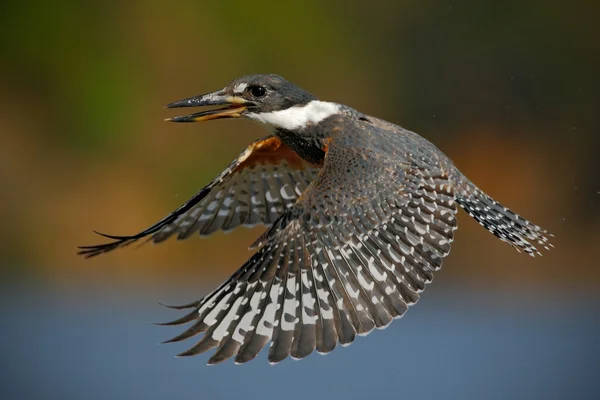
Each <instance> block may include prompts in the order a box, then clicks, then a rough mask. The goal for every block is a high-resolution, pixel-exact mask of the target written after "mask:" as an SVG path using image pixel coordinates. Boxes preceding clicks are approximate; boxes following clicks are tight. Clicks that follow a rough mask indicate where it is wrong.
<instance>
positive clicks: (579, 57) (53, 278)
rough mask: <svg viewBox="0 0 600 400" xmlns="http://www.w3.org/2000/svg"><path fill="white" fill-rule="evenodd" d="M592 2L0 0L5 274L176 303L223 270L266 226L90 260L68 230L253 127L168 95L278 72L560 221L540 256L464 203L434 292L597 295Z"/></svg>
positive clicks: (168, 194) (178, 177) (127, 224)
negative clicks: (209, 117) (173, 104)
mask: <svg viewBox="0 0 600 400" xmlns="http://www.w3.org/2000/svg"><path fill="white" fill-rule="evenodd" d="M599 11H600V7H599V6H598V5H597V3H595V2H591V1H584V0H577V1H570V2H558V1H540V0H526V1H506V2H491V1H485V2H481V1H403V2H395V3H391V2H387V3H386V2H377V1H370V2H360V1H341V0H340V1H326V2H319V1H303V2H287V3H284V2H276V1H272V2H259V1H255V2H232V1H228V2H222V1H178V2H176V3H169V2H161V1H151V0H145V1H142V0H140V1H131V2H100V1H89V2H81V1H74V0H72V1H60V2H32V1H8V0H6V1H4V2H2V5H0V49H1V50H2V58H1V59H0V120H1V121H2V125H1V128H0V129H1V130H0V139H1V141H0V183H1V184H2V188H3V189H2V195H1V196H0V219H1V221H2V223H1V224H0V279H1V280H2V282H4V287H5V290H4V291H5V293H8V292H10V290H9V289H14V288H18V289H16V290H14V292H15V293H17V294H14V296H17V297H16V298H19V297H18V293H24V292H25V293H30V292H29V291H31V290H32V289H31V288H35V289H33V290H34V291H35V292H38V291H41V292H43V293H46V292H48V293H50V294H49V295H48V296H50V298H53V296H55V295H56V296H58V294H61V293H65V292H68V293H72V292H78V291H79V292H87V291H97V292H99V293H110V294H111V295H113V294H115V293H116V294H119V293H127V294H128V295H130V294H131V293H145V294H147V295H148V298H150V299H154V300H165V301H167V300H169V299H173V298H178V296H177V295H173V293H186V291H187V294H188V296H187V297H185V298H183V301H186V300H193V299H194V296H197V297H198V296H200V295H201V294H202V293H203V291H204V290H206V289H208V288H210V287H211V286H212V285H214V284H216V283H218V282H219V281H221V280H222V279H224V278H226V277H227V276H229V274H230V273H231V272H233V271H234V270H235V269H237V267H238V266H239V265H241V264H242V263H243V261H245V259H246V258H247V257H248V256H249V253H248V252H247V250H246V248H247V246H248V244H250V243H251V242H252V241H253V239H254V238H255V237H256V236H257V235H258V234H259V233H260V232H261V229H260V228H255V229H251V230H246V229H238V230H237V231H235V232H233V233H231V234H228V235H224V234H221V233H218V234H215V235H214V237H211V238H210V239H200V238H191V239H188V240H187V241H184V242H177V241H176V240H171V241H168V242H167V243H164V244H161V245H160V246H152V245H146V246H142V247H141V248H139V249H134V247H133V246H132V247H131V248H128V249H123V250H120V251H116V252H114V253H110V254H107V255H104V256H101V257H97V258H95V259H91V260H83V259H81V258H80V257H78V256H76V255H75V252H76V246H78V245H88V244H96V243H97V242H99V241H102V240H103V239H102V238H100V237H98V236H96V235H94V234H93V233H92V229H96V230H98V231H101V232H106V233H111V234H132V233H136V232H138V231H139V230H141V229H143V228H146V227H147V226H149V225H150V224H151V223H154V222H156V221H158V220H159V219H160V218H162V217H163V216H165V215H166V214H167V213H168V212H170V211H171V210H173V209H175V208H176V207H178V206H179V205H180V204H181V203H182V202H183V201H185V200H187V199H188V198H189V197H191V196H192V194H193V193H195V191H196V190H198V189H199V188H201V187H202V186H203V185H205V184H206V183H208V182H209V180H210V179H211V178H212V177H214V176H215V175H216V174H218V173H219V172H220V171H221V170H222V169H223V167H224V166H225V165H227V163H229V162H230V161H231V160H232V159H233V158H234V157H235V156H237V154H238V153H239V152H240V151H241V150H242V149H243V148H244V146H245V145H246V144H247V143H249V142H250V141H252V140H254V139H255V138H258V137H261V136H263V135H264V134H265V133H264V131H263V130H262V129H261V128H260V127H259V126H258V125H255V124H253V123H251V122H249V121H219V122H210V123H206V124H197V125H196V124H189V125H179V124H169V123H166V122H163V119H164V118H166V117H169V116H173V115H175V114H176V113H175V114H174V113H173V112H171V110H165V109H163V108H162V106H163V105H164V104H166V103H168V102H170V101H174V100H178V99H181V98H184V97H188V96H192V95H196V94H200V93H204V92H208V91H213V90H216V89H219V88H221V87H223V86H224V85H225V84H226V83H228V82H229V81H230V80H232V79H234V78H236V77H238V76H241V75H245V74H249V73H277V74H280V75H282V76H284V77H285V78H287V79H288V80H290V81H291V82H294V83H296V84H297V85H299V86H300V87H302V88H304V89H306V90H308V91H310V92H312V93H314V94H316V95H317V96H319V97H320V98H321V99H324V100H330V101H336V102H340V103H344V104H347V105H349V106H352V107H354V108H357V109H359V110H361V111H363V112H365V113H368V114H371V115H374V116H377V117H380V118H383V119H386V120H389V121H392V122H395V123H398V124H400V125H402V126H404V127H405V128H408V129H411V130H414V131H416V132H418V133H420V134H421V135H423V136H425V137H426V138H428V139H429V140H431V141H432V142H434V143H435V144H436V145H437V146H438V147H440V148H441V149H442V150H443V151H444V152H445V153H446V154H447V155H448V156H449V157H450V158H452V159H453V160H454V162H455V164H456V165H457V166H458V167H459V168H460V169H461V170H462V171H463V172H464V173H465V174H466V175H467V176H468V177H470V178H471V179H472V180H473V181H474V182H475V183H476V184H477V185H478V186H479V187H481V188H482V189H483V190H485V191H486V192H487V193H488V194H490V195H491V196H493V197H494V198H496V199H497V200H498V201H500V202H501V203H503V204H504V205H506V206H508V207H510V208H512V209H513V210H514V211H516V212H517V213H519V214H521V215H523V216H525V217H526V218H529V219H531V220H532V221H533V222H535V223H537V224H539V225H541V226H543V227H544V228H546V229H548V230H549V231H550V232H552V233H554V234H555V235H556V237H555V238H554V240H553V243H554V245H555V246H556V248H555V249H554V250H552V251H551V252H547V253H545V254H544V256H543V257H541V258H540V257H538V258H535V259H532V258H530V257H527V256H525V255H523V254H518V253H517V252H515V251H514V250H512V249H511V248H510V247H508V246H507V245H505V244H503V243H501V242H500V241H498V240H496V239H495V238H494V237H493V236H491V235H490V234H488V233H487V232H486V231H485V230H483V229H481V227H480V226H479V225H477V224H476V223H475V222H473V221H471V219H470V218H469V217H468V216H467V215H465V214H461V215H460V218H459V221H460V223H459V227H460V229H459V230H458V232H457V240H456V241H455V243H454V245H453V251H452V254H451V255H450V257H449V258H448V259H447V261H446V262H445V265H444V269H443V271H442V272H441V273H440V274H438V277H437V278H436V281H435V283H434V284H433V287H431V288H430V289H429V290H428V293H429V292H430V291H436V290H444V289H442V288H444V287H445V288H450V289H449V291H448V292H447V295H448V296H453V293H459V292H460V291H462V290H463V289H465V288H472V289H473V290H476V291H477V292H478V293H479V294H478V295H477V296H475V297H474V298H476V299H486V293H494V295H493V298H494V300H493V302H498V303H502V302H505V301H506V302H508V303H509V304H512V303H511V299H513V298H514V297H515V296H517V297H518V296H520V295H521V294H522V293H525V292H526V291H533V292H534V293H536V295H533V296H532V298H534V300H533V304H544V302H546V300H547V299H548V298H552V299H554V300H557V301H559V302H560V301H562V300H563V299H564V300H567V299H569V298H572V297H573V296H577V295H576V293H579V294H581V293H583V294H584V296H585V297H586V299H588V300H586V302H587V304H590V303H592V304H595V305H597V304H598V298H599V296H598V290H599V289H600V272H599V271H600V269H599V268H598V267H599V262H598V255H597V249H598V246H599V245H600V207H599V205H600V161H599V159H598V152H599V150H600V114H599V110H600V94H599V93H600V74H599V71H600V29H598V27H597V26H598V25H597V18H598V15H599ZM453 288H454V289H453ZM57 293H58V294H57ZM428 293H426V294H425V295H424V297H427V295H428ZM45 296H46V295H45ZM190 296H191V297H190ZM132 297H135V296H132ZM182 297H183V296H182ZM44 298H45V299H47V298H48V297H44ZM102 299H103V297H102V295H99V296H98V298H97V299H95V300H94V302H100V304H102V301H103V300H102ZM589 299H592V300H589ZM13 301H14V299H12V300H11V301H9V304H10V303H12V302H13ZM41 301H44V300H41ZM482 301H484V302H485V300H482ZM78 302H79V300H78V298H77V296H71V297H69V298H68V300H65V302H64V303H60V304H61V307H62V306H64V305H65V304H67V305H72V304H77V303H78ZM132 307H133V306H132ZM594 310H596V308H594ZM418 312H419V307H416V310H412V311H411V313H418ZM150 318H151V319H152V317H150ZM585 318H586V319H593V320H597V318H598V314H597V313H595V312H594V313H591V314H589V315H587V316H586V317H585ZM404 322H405V321H404ZM402 323H403V322H401V323H396V324H399V325H401V324H402ZM146 328H148V327H146ZM148 329H149V328H148ZM440 329H443V327H440ZM108 345H110V343H109V344H108ZM148 351H152V348H150V349H149V350H148ZM173 353H174V351H173ZM263 362H264V360H263ZM188 367H189V366H188Z"/></svg>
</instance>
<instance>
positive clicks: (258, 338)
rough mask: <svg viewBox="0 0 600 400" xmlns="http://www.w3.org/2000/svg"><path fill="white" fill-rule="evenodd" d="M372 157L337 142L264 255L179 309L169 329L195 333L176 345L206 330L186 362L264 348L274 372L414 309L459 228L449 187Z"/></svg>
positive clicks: (414, 168)
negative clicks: (289, 360)
mask: <svg viewBox="0 0 600 400" xmlns="http://www.w3.org/2000/svg"><path fill="white" fill-rule="evenodd" d="M371 153H372V152H368V151H360V152H356V153H353V151H352V149H348V148H343V146H342V145H339V144H338V143H336V141H335V140H333V141H332V142H331V143H330V145H329V149H328V153H327V155H326V158H325V162H324V165H323V168H322V170H321V171H320V172H319V175H318V176H317V177H316V179H315V180H314V181H313V182H312V183H311V185H310V186H309V188H308V189H307V190H306V191H305V192H304V194H303V195H302V197H301V198H300V199H299V200H298V202H297V203H296V204H295V205H294V206H293V207H292V208H290V209H288V210H287V211H286V212H285V213H284V214H283V215H282V216H281V217H280V218H279V219H278V220H277V221H276V223H274V224H273V225H272V226H271V228H270V229H269V230H268V231H267V233H266V234H265V235H263V237H262V238H261V239H259V241H258V242H257V246H258V250H257V252H256V253H255V254H254V255H253V256H252V257H251V258H250V259H249V260H248V261H247V262H246V263H245V264H244V265H243V266H242V267H241V268H240V269H239V270H238V271H237V272H235V273H234V275H233V276H232V277H231V278H229V279H228V280H227V281H225V282H224V283H223V284H222V285H221V286H220V287H219V288H217V289H216V290H215V291H213V292H212V293H210V294H209V295H208V296H206V297H204V298H203V299H202V300H200V301H197V302H194V303H192V304H188V305H185V306H176V307H174V308H178V309H183V308H191V309H192V310H191V312H190V313H189V314H187V315H185V316H183V317H182V318H180V319H178V320H176V321H173V322H169V323H166V324H165V325H179V324H183V323H188V322H193V324H192V325H191V326H190V327H189V328H188V329H187V330H186V331H184V332H183V333H182V334H180V335H178V336H177V337H175V338H173V339H171V340H169V342H172V341H180V340H183V339H187V338H190V337H192V336H195V335H198V334H200V333H203V336H202V337H201V339H200V340H199V342H197V344H196V345H195V346H193V347H192V348H191V349H189V350H187V351H186V352H184V353H182V354H181V355H185V356H187V355H195V354H199V353H203V352H205V351H207V350H209V349H213V348H216V352H215V353H214V355H213V356H212V357H211V358H210V360H209V364H214V363H218V362H221V361H223V360H226V359H228V358H230V357H232V356H235V361H236V363H243V362H246V361H249V360H251V359H253V358H254V357H256V355H257V354H258V353H259V352H260V351H261V349H263V347H264V346H265V345H266V344H267V343H268V342H269V341H271V347H270V349H269V355H268V358H269V361H270V362H271V363H276V362H279V361H281V360H283V359H285V358H286V357H288V356H290V355H291V356H292V357H293V358H302V357H305V356H307V355H308V354H310V353H311V352H312V351H313V350H314V349H316V350H317V351H318V352H319V353H328V352H330V351H332V350H333V349H334V348H335V347H336V345H337V343H340V344H342V345H348V344H350V343H351V342H352V341H353V340H354V337H355V335H356V334H358V335H365V334H368V333H369V332H371V331H372V330H373V329H374V328H384V327H386V326H387V325H388V324H389V323H390V322H391V321H392V319H394V318H399V317H401V316H402V315H403V314H404V313H405V312H406V310H407V308H408V306H409V305H411V304H414V303H415V302H416V301H417V300H418V298H419V294H418V293H419V292H421V291H422V290H423V289H424V288H425V285H426V284H427V283H429V282H431V280H432V278H433V272H434V271H436V270H438V269H439V268H440V267H441V265H442V259H443V258H444V257H445V256H446V255H447V254H448V253H449V251H450V242H451V241H452V239H453V235H454V230H455V229H456V219H455V214H456V204H455V203H454V196H453V194H452V193H451V185H450V182H449V178H448V176H447V174H446V173H445V172H444V170H443V169H442V168H441V167H439V165H437V164H436V163H435V162H434V161H433V160H425V158H423V159H422V161H423V162H420V161H419V162H417V163H414V162H408V163H402V162H398V160H393V159H390V160H387V161H386V160H384V159H380V158H377V159H376V160H375V159H373V160H367V159H366V158H365V157H369V154H371ZM375 156H376V155H373V156H372V157H375ZM369 161H377V162H373V163H371V162H369ZM348 165H352V170H350V169H348ZM436 165H437V166H436Z"/></svg>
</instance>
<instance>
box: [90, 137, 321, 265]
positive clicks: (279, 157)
mask: <svg viewBox="0 0 600 400" xmlns="http://www.w3.org/2000/svg"><path fill="white" fill-rule="evenodd" d="M318 171H319V166H316V165H313V164H310V163H308V162H306V161H304V160H302V159H301V158H300V157H299V156H298V155H297V154H296V153H295V152H293V151H292V150H291V149H290V148H289V147H288V146H286V145H285V144H283V143H282V142H281V141H280V140H279V139H277V138H276V137H274V136H269V137H267V138H265V139H261V140H258V141H256V142H254V143H252V144H251V145H250V146H248V148H247V149H246V150H245V151H244V152H243V153H242V154H240V156H239V157H238V158H237V159H235V160H234V161H233V162H232V163H231V164H230V165H229V166H228V167H227V168H226V169H225V171H223V172H222V173H221V174H220V175H219V176H218V177H216V178H215V179H213V181H212V182H210V183H209V184H208V185H207V186H206V187H204V188H203V189H201V190H200V191H199V192H198V193H197V194H196V195H195V196H194V197H192V198H191V199H190V200H189V201H188V202H186V203H185V204H183V205H182V206H181V207H179V208H178V209H177V210H175V211H173V212H172V213H171V214H169V215H168V216H167V217H165V218H163V219H162V220H161V221H159V222H158V223H156V224H154V225H152V226H151V227H149V228H148V229H146V230H144V231H142V232H140V233H138V234H136V235H132V236H113V235H104V234H101V235H103V236H105V237H107V238H109V239H113V240H114V241H112V242H109V243H105V244H101V245H96V246H84V247H81V248H80V249H81V251H80V253H79V254H82V255H84V256H86V257H92V256H96V255H98V254H101V253H105V252H107V251H111V250H113V249H116V248H118V247H122V246H126V245H128V244H131V243H133V242H136V241H138V240H140V239H142V238H145V237H149V238H150V239H151V240H153V241H154V242H155V243H159V242H162V241H164V240H166V239H167V238H169V237H171V236H174V235H176V236H177V238H178V239H185V238H188V237H189V236H191V235H192V234H194V233H196V232H198V233H199V234H200V235H201V236H206V235H210V234H212V233H213V232H215V231H217V230H223V231H230V230H232V229H234V228H236V227H237V226H240V225H244V226H254V225H257V224H264V225H267V226H268V225H271V224H272V223H273V222H274V221H275V220H277V218H278V217H279V216H280V215H282V214H283V213H284V211H285V210H287V209H288V208H290V207H291V206H292V205H293V204H294V203H295V201H296V200H297V198H298V197H299V196H300V194H301V193H302V192H303V191H304V190H305V189H306V187H307V186H308V185H309V184H310V182H311V181H312V180H313V179H314V177H315V176H316V174H317V173H318Z"/></svg>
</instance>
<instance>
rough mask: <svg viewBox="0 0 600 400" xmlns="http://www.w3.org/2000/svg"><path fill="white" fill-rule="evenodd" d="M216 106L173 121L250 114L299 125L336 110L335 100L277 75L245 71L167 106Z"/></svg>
mask: <svg viewBox="0 0 600 400" xmlns="http://www.w3.org/2000/svg"><path fill="white" fill-rule="evenodd" d="M203 106H219V107H218V108H213V109H209V110H204V111H200V112H197V113H194V114H189V115H184V116H180V117H173V118H168V119H167V121H172V122H200V121H208V120H211V119H221V118H249V119H253V120H256V121H259V122H262V123H265V124H267V125H270V126H272V127H273V128H283V129H289V130H296V129H302V128H303V127H305V126H306V125H307V124H310V123H314V122H319V121H321V120H322V119H324V118H326V117H328V116H330V115H333V114H335V113H336V112H338V110H339V107H338V105H337V104H335V103H327V102H321V101H318V100H317V98H316V97H315V96H314V95H312V94H311V93H308V92H306V91H304V90H302V89H300V88H299V87H297V86H295V85H293V84H291V83H290V82H288V81H286V80H285V79H283V78H282V77H280V76H279V75H273V74H268V75H266V74H262V75H248V76H244V77H241V78H238V79H235V80H233V81H232V82H231V83H229V84H228V85H227V86H225V87H224V88H223V89H221V90H218V91H216V92H213V93H207V94H203V95H199V96H194V97H189V98H187V99H183V100H179V101H176V102H173V103H170V104H168V105H167V106H166V107H167V108H177V107H203Z"/></svg>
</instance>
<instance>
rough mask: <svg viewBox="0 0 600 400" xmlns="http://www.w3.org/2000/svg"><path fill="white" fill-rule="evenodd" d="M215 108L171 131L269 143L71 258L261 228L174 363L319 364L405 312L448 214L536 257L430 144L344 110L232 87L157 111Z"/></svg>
mask: <svg viewBox="0 0 600 400" xmlns="http://www.w3.org/2000/svg"><path fill="white" fill-rule="evenodd" d="M205 105H217V106H218V105H222V106H224V107H223V108H218V109H216V110H215V109H212V110H209V111H202V112H198V113H194V114H190V115H187V116H183V117H175V118H172V119H171V120H172V121H175V122H195V121H205V120H211V119H219V118H239V117H245V118H249V119H252V120H255V121H258V122H260V123H263V124H265V125H266V126H267V127H268V128H269V130H270V131H271V135H270V136H268V137H266V138H263V139H261V140H258V141H256V142H254V143H252V144H250V145H249V146H248V148H246V150H245V151H244V152H242V153H241V154H240V156H239V157H238V158H236V159H235V160H234V161H233V162H232V163H231V164H230V165H229V166H228V167H227V168H226V169H225V171H223V172H222V173H221V174H220V175H219V176H218V177H216V178H215V179H214V180H213V181H212V182H210V183H209V184H208V185H207V186H206V187H204V188H203V189H201V190H200V191H199V192H198V193H197V194H196V195H195V196H194V197H192V199H190V200H189V201H188V202H186V203H185V204H183V205H182V206H181V207H180V208H178V209H177V210H175V211H174V212H172V213H171V214H169V215H168V216H167V217H165V218H164V219H162V220H161V221H159V222H158V223H156V224H154V225H152V226H151V227H150V228H148V229H146V230H144V231H142V232H140V233H138V234H136V235H133V236H111V235H104V236H106V237H108V238H111V239H113V241H112V242H109V243H106V244H102V245H98V246H87V247H82V248H81V251H80V253H81V254H83V255H84V256H86V257H91V256H95V255H98V254H101V253H104V252H107V251H110V250H113V249H115V248H118V247H122V246H126V245H128V244H130V243H133V242H135V241H137V240H140V239H142V238H149V240H153V241H154V242H156V243H158V242H161V241H163V240H165V239H167V238H168V237H170V236H172V235H177V237H178V238H179V239H185V238H187V237H189V236H190V235H191V234H192V233H194V232H198V233H200V235H209V234H211V233H213V232H214V231H216V230H230V229H234V228H235V227H237V226H239V225H247V226H252V225H256V224H259V223H262V224H264V225H266V226H269V228H268V229H267V231H266V232H265V233H264V234H263V235H262V236H261V237H260V238H258V239H257V240H256V242H255V243H254V244H253V245H252V246H251V248H252V249H254V250H255V253H254V255H252V256H251V257H250V259H248V261H247V262H246V263H245V264H244V265H243V266H242V267H241V268H240V269H239V270H238V271H237V272H235V273H234V274H233V276H231V278H229V279H228V280H227V281H225V282H224V283H223V284H222V285H221V286H219V287H218V288H217V289H216V290H215V291H213V292H212V293H210V294H209V295H207V296H205V297H204V298H203V299H202V300H199V301H197V302H194V303H191V304H187V305H185V306H180V307H176V308H191V309H192V312H190V313H188V314H187V315H185V316H183V317H181V318H179V319H177V320H175V321H172V322H170V323H167V325H179V324H183V323H188V322H193V324H192V325H191V326H190V327H189V328H188V329H187V330H186V331H184V332H183V333H182V334H180V335H178V336H176V337H175V338H173V339H171V340H170V341H179V340H184V339H187V338H190V337H192V336H195V335H198V334H200V333H203V336H202V338H201V339H200V341H199V342H198V343H197V344H196V345H195V346H193V347H192V348H191V349H189V350H187V351H186V352H184V353H182V354H181V355H194V354H199V353H203V352H205V351H208V350H210V349H213V348H216V351H215V353H214V355H213V356H212V357H211V358H210V360H209V364H214V363H219V362H221V361H224V360H226V359H228V358H231V357H233V356H235V361H236V363H243V362H247V361H249V360H251V359H253V358H254V357H256V356H257V355H258V354H259V352H260V351H261V350H262V349H263V348H264V347H265V346H266V344H267V343H268V342H269V341H271V347H270V349H269V355H268V358H269V361H270V362H271V363H276V362H279V361H281V360H283V359H285V358H287V357H288V356H291V357H292V358H296V359H298V358H303V357H305V356H307V355H308V354H310V353H312V352H313V351H314V350H315V349H316V350H317V352H319V353H328V352H331V351H332V350H333V349H334V348H335V347H336V345H337V343H340V344H342V345H348V344H350V343H352V341H353V340H354V338H355V336H356V335H366V334H368V333H369V332H371V331H372V330H373V329H374V328H378V329H382V328H385V327H386V326H388V325H389V324H390V323H391V322H392V320H393V319H395V318H399V317H401V316H403V315H404V313H405V312H406V311H407V309H408V306H410V305H412V304H415V303H416V302H417V301H418V299H419V295H420V293H421V292H422V291H423V290H424V289H425V286H426V285H427V284H428V283H430V282H431V281H432V279H433V273H434V272H435V271H437V270H439V269H440V268H441V265H442V260H443V259H444V258H445V257H446V256H447V255H448V254H449V253H450V244H451V242H452V241H453V239H454V231H455V230H456V228H457V221H456V213H457V205H459V206H461V207H462V208H464V209H465V210H466V211H467V213H468V214H469V215H470V216H472V217H473V218H475V219H476V220H477V221H478V222H479V223H480V224H481V225H482V226H484V227H485V228H487V229H488V230H489V231H490V232H491V233H493V234H494V235H496V236H497V237H498V238H500V239H501V240H503V241H505V242H507V243H509V244H510V245H512V246H513V247H515V248H516V249H517V250H519V249H522V250H524V251H525V252H527V253H528V254H530V255H532V256H534V255H535V254H539V251H538V249H537V246H538V245H539V246H541V247H543V248H545V249H548V248H549V247H550V246H551V245H550V244H549V242H548V236H549V234H547V232H546V231H544V230H543V229H541V228H540V227H539V226H537V225H534V224H532V223H531V222H529V221H527V220H525V219H523V218H522V217H519V216H518V215H516V214H514V213H513V212H512V211H510V210H509V209H507V208H505V207H503V206H501V205H500V204H499V203H497V202H496V201H495V200H493V199H492V198H490V197H489V196H487V195H486V194H485V193H483V192H482V191H481V190H480V189H478V188H477V187H476V186H475V185H474V184H473V183H472V182H471V181H469V180H468V179H467V178H466V177H465V176H464V175H463V174H462V173H461V172H460V171H459V170H458V169H457V168H456V167H455V166H454V164H453V163H452V161H451V160H450V159H449V158H448V157H447V156H446V155H445V154H443V153H442V152H441V151H440V150H439V149H438V148H437V147H435V146H434V145H433V144H432V143H430V142H429V141H427V140H426V139H424V138H423V137H421V136H419V135H417V134H416V133H414V132H411V131H408V130H406V129H404V128H402V127H400V126H397V125H394V124H391V123H389V122H386V121H383V120H380V119H378V118H375V117H371V116H368V115H365V114H362V113H360V112H358V111H356V110H354V109H352V108H350V107H347V106H344V105H341V104H337V103H330V102H324V101H319V100H317V98H316V97H315V96H314V95H312V94H310V93H308V92H305V91H303V90H301V89H299V88H297V87H295V86H294V85H292V84H291V83H289V82H287V81H285V80H284V79H283V78H281V77H279V76H277V75H252V76H247V77H242V78H240V79H236V80H235V81H233V82H231V83H230V84H229V85H227V86H226V87H225V88H224V89H222V90H220V91H217V92H214V93H209V94H206V95H201V96H195V97H191V98H188V99H185V100H181V101H178V102H175V103H171V104H170V105H169V107H195V106H205Z"/></svg>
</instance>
